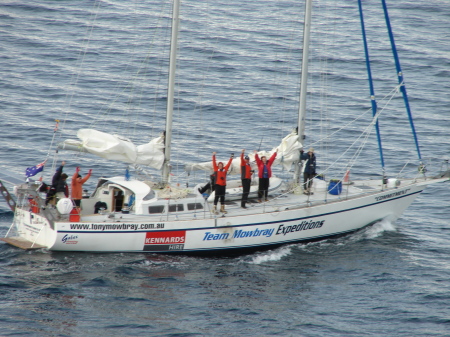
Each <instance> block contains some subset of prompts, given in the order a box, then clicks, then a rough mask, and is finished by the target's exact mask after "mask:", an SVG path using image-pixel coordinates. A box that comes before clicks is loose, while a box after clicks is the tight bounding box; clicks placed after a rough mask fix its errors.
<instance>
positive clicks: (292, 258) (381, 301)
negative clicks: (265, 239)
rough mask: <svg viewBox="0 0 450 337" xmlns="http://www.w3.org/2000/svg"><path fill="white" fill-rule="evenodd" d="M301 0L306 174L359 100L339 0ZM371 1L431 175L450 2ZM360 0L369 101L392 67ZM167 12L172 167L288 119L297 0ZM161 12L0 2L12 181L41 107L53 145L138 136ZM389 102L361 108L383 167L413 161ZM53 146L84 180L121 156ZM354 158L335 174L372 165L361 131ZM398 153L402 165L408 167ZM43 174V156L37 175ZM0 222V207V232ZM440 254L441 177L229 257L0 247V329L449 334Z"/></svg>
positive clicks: (445, 271)
mask: <svg viewBox="0 0 450 337" xmlns="http://www.w3.org/2000/svg"><path fill="white" fill-rule="evenodd" d="M316 2H317V3H316ZM314 6H315V7H314V17H313V22H314V23H313V33H312V41H313V44H312V46H311V52H312V56H311V68H312V74H313V75H312V76H311V82H310V83H311V84H310V86H309V94H308V96H309V97H308V98H309V102H308V111H309V112H311V116H310V117H308V126H307V136H308V138H307V139H306V141H305V146H310V145H313V146H315V147H316V149H317V150H316V151H317V153H318V160H319V166H320V167H321V169H322V170H324V169H325V168H326V167H327V165H328V164H330V163H333V162H334V161H336V160H337V161H338V163H342V162H346V161H347V160H348V158H349V157H350V155H348V157H347V156H346V157H345V158H344V159H342V158H341V159H339V156H340V155H342V153H344V151H345V149H346V147H347V146H348V145H349V144H351V143H352V142H353V140H354V138H355V137H356V135H357V134H358V133H359V132H360V131H361V130H362V128H363V127H364V125H366V124H367V121H368V119H367V118H365V120H364V121H363V120H358V121H356V122H355V123H354V124H352V125H351V126H350V128H347V129H346V130H345V131H342V132H341V133H338V134H337V135H336V136H335V137H334V138H333V139H331V140H328V141H326V142H325V145H319V143H317V142H318V141H319V140H320V139H322V138H324V137H325V136H327V135H329V134H330V132H331V131H329V130H332V131H336V130H338V129H340V128H341V127H342V126H344V125H345V124H347V123H349V122H351V121H352V120H354V119H355V117H356V116H360V115H361V114H362V113H364V112H366V111H367V110H368V109H369V108H370V102H369V101H368V96H369V95H368V85H367V80H366V73H365V71H364V59H363V57H364V54H363V50H362V42H361V38H360V26H359V17H358V10H357V4H356V2H355V1H344V0H340V1H327V2H326V3H325V2H322V1H315V5H314ZM388 6H389V10H390V15H391V22H392V25H393V29H394V34H395V38H396V43H397V48H398V51H399V55H400V58H401V64H402V68H403V71H404V75H405V81H406V84H407V90H408V93H409V97H410V104H411V109H412V112H413V115H414V116H415V126H416V128H417V131H418V138H419V142H420V144H421V150H422V156H423V157H424V158H425V159H426V160H427V162H429V163H431V165H430V167H429V168H430V171H432V170H433V169H436V168H439V165H440V164H439V163H440V161H441V160H442V159H443V158H445V157H446V156H449V153H450V137H449V130H450V98H449V95H448V93H449V92H450V80H449V79H450V34H449V31H450V3H449V2H448V1H444V0H440V1H439V0H438V1H433V2H429V1H422V0H418V1H401V2H400V1H391V3H388ZM298 7H299V8H298ZM364 7H365V9H366V16H365V21H366V26H367V27H366V28H367V31H368V32H367V33H368V35H369V47H370V48H371V57H372V58H373V59H374V63H373V66H372V71H373V72H374V79H375V86H376V89H375V90H376V94H377V98H378V99H379V106H380V107H384V103H382V102H381V98H383V97H384V96H386V95H388V94H389V92H390V90H392V88H393V87H394V86H395V84H396V82H397V78H396V76H395V67H394V65H393V61H392V57H391V53H390V51H389V41H388V38H387V34H386V29H385V28H384V25H383V15H382V11H381V5H380V3H379V1H365V2H364ZM181 8H182V10H181V12H182V20H181V36H180V43H179V49H180V57H179V68H180V71H179V75H178V78H177V82H178V83H179V85H178V87H177V90H176V96H177V100H176V104H175V117H174V118H175V124H174V143H173V163H174V179H175V177H177V176H178V175H181V176H182V168H181V165H182V164H183V163H185V162H187V161H194V159H195V158H199V159H200V160H201V161H206V160H208V159H209V156H210V154H211V152H212V151H217V152H218V155H219V157H220V156H223V157H224V158H227V157H228V156H229V153H230V152H235V153H238V152H239V151H240V150H241V149H242V148H246V149H247V150H249V151H251V150H253V149H258V148H259V147H261V149H271V148H272V147H274V146H276V145H277V144H278V143H279V140H280V139H281V138H282V137H283V136H284V135H286V134H287V133H288V132H289V131H290V130H291V129H292V128H293V127H295V124H296V119H295V116H296V110H297V106H298V84H299V80H298V78H299V69H300V55H299V52H300V51H301V45H302V44H301V43H302V42H301V41H302V31H301V25H300V23H301V22H302V21H303V4H301V6H298V2H295V1H275V0H265V1H260V2H256V1H247V2H240V1H236V0H229V1H214V2H209V1H208V2H205V1H201V2H200V1H189V0H185V1H183V3H182V7H181ZM170 10H171V4H170V3H169V2H167V1H143V0H140V1H137V0H133V1H119V0H105V1H64V0H63V1H33V2H30V3H27V2H19V1H3V2H2V4H0V38H1V40H0V41H1V43H0V50H1V53H0V71H1V74H2V81H1V82H0V88H1V90H0V108H1V110H2V120H1V122H0V123H1V126H2V128H1V130H2V131H1V133H0V135H1V136H0V160H1V161H0V166H1V169H2V171H3V172H12V173H13V174H16V175H20V176H23V172H24V170H25V168H26V167H28V166H32V165H35V164H37V163H39V162H41V161H43V160H44V159H45V158H46V156H47V154H48V153H49V151H50V153H51V154H53V153H54V147H52V148H51V150H49V149H50V145H51V144H52V137H53V135H54V133H53V127H54V125H55V122H54V120H55V119H61V121H64V122H61V127H60V131H59V132H57V133H56V134H55V139H54V143H53V144H55V143H56V142H57V141H59V140H61V139H65V138H76V136H75V135H76V130H77V129H78V128H81V127H95V128H97V129H99V130H103V131H112V132H118V133H120V134H122V135H124V136H127V137H129V138H130V139H132V140H133V141H135V142H136V143H137V144H142V143H144V142H147V141H148V140H149V139H150V138H152V137H156V136H158V135H159V133H160V132H161V130H163V129H164V121H165V119H164V107H165V101H166V85H167V80H166V73H167V71H166V68H167V53H168V48H169V46H168V37H169V36H170V31H169V29H168V25H169V23H170ZM324 73H327V74H329V76H328V77H327V78H324V77H323V76H322V74H324ZM324 83H325V84H326V86H327V88H326V90H325V91H323V90H322V89H320V88H321V86H322V84H324ZM319 98H326V100H325V103H322V101H319ZM392 103H393V107H389V108H386V113H384V112H383V115H382V117H380V118H381V120H380V124H381V127H382V130H383V131H382V132H383V133H382V136H383V146H384V148H385V156H386V158H385V159H386V168H387V172H388V174H395V173H397V172H398V171H399V170H400V169H401V168H402V166H403V164H404V163H405V161H407V160H410V161H411V162H412V164H414V165H416V164H417V160H416V158H417V155H416V154H415V148H414V143H413V141H412V140H411V137H410V131H409V124H408V122H407V120H406V119H405V113H404V110H402V109H401V108H402V105H403V101H402V99H401V97H400V96H399V95H396V96H395V98H393V99H392ZM319 115H320V117H323V118H324V119H325V122H319V119H320V118H319ZM369 140H370V141H373V140H374V135H371V136H370V137H369ZM400 157H402V160H403V161H402V162H401V163H400V164H397V163H396V162H395V161H394V159H397V158H400ZM57 159H58V161H61V160H66V161H67V166H66V167H67V168H66V171H67V172H73V171H74V169H75V167H76V166H78V165H80V166H81V167H82V170H83V169H84V170H85V171H86V170H87V169H88V168H93V170H94V177H95V178H98V177H100V176H101V175H102V174H105V175H112V174H121V172H123V171H124V166H122V165H121V164H117V163H105V162H103V161H101V160H97V159H94V158H92V157H91V156H74V155H73V154H70V153H69V154H68V153H63V152H61V153H60V154H59V156H58V157H57ZM360 159H361V160H360V161H359V162H358V163H357V164H355V166H354V167H353V168H352V174H355V175H359V174H360V173H369V174H372V175H376V174H379V173H380V168H379V166H380V165H379V159H378V153H377V149H376V146H375V145H370V146H369V147H368V152H367V153H365V154H364V155H361V158H360ZM412 164H411V165H408V166H407V169H408V170H409V169H411V170H416V166H413V165H412ZM433 165H434V166H433ZM343 167H345V163H344V164H343V165H342V164H341V165H340V168H338V170H342V168H343ZM118 170H119V172H117V171H118ZM51 172H52V169H51V167H50V165H48V166H47V168H46V171H45V175H44V179H49V178H50V176H51ZM358 172H359V173H358ZM279 173H280V174H283V173H284V172H279ZM155 176H156V174H155ZM202 178H203V175H202V174H196V175H194V176H193V177H190V178H189V179H190V182H191V183H193V182H194V181H196V180H199V179H202ZM94 185H95V179H91V180H90V181H89V182H88V183H87V184H86V186H87V187H88V188H91V189H92V188H93V186H94ZM11 222H12V213H11V212H8V209H7V207H6V204H5V203H0V235H1V236H4V235H5V234H6V232H7V230H8V228H9V226H10V224H11ZM449 256H450V191H449V185H448V183H444V184H438V185H434V186H430V187H429V188H428V189H426V190H425V192H424V193H423V194H422V195H421V196H420V197H419V198H418V199H417V201H416V202H414V203H413V205H412V206H411V207H410V208H409V209H408V210H407V211H406V212H405V214H404V216H403V217H402V218H400V219H399V220H398V221H397V222H396V223H379V224H375V225H374V226H372V227H369V228H366V229H364V230H362V231H360V232H357V233H354V234H352V235H349V236H345V237H341V238H339V239H334V240H327V241H322V242H317V243H311V244H306V245H290V246H285V247H281V248H279V249H275V250H271V251H265V252H256V253H253V254H249V255H244V256H237V257H222V258H218V257H210V258H205V257H191V256H165V255H152V254H88V253H54V252H48V251H45V250H38V251H32V252H25V251H22V250H19V249H16V248H13V247H11V246H9V245H6V244H4V243H0V335H2V336H138V335H139V336H249V335H253V336H449V335H450V307H449V303H450V295H449V294H450V281H449V279H450V257H449Z"/></svg>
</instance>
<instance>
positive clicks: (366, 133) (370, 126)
mask: <svg viewBox="0 0 450 337" xmlns="http://www.w3.org/2000/svg"><path fill="white" fill-rule="evenodd" d="M393 97H394V95H392V98H391V100H392V99H393ZM389 102H390V100H389ZM389 102H387V103H386V105H385V107H386V106H387V104H388V103H389ZM385 107H383V108H382V109H380V110H379V111H378V112H377V114H376V115H375V116H373V118H372V120H371V122H370V123H369V124H368V125H367V126H366V128H365V129H364V130H363V132H362V133H361V135H360V136H359V137H357V138H356V140H355V141H354V142H353V143H352V144H351V145H350V146H349V147H348V148H347V149H346V150H345V151H344V152H343V153H342V154H341V155H340V156H339V157H338V158H337V159H336V160H335V161H334V162H332V163H330V164H329V166H328V168H327V169H325V170H323V171H322V172H321V174H324V173H327V172H328V171H329V170H330V169H331V168H332V167H334V166H335V164H336V163H340V162H341V159H342V158H343V157H344V156H345V155H346V154H347V152H349V151H350V149H351V148H353V146H354V145H355V144H356V143H357V142H358V141H359V140H360V139H361V138H362V139H363V142H362V143H361V145H360V146H359V147H358V148H357V150H356V151H355V154H354V155H353V156H352V157H351V159H350V160H349V161H347V162H346V165H345V166H346V167H347V168H352V167H353V165H354V164H355V162H356V160H357V159H358V157H359V155H360V154H361V152H362V150H363V148H364V145H365V144H366V143H367V141H368V138H369V136H370V135H371V133H372V132H373V126H374V125H375V123H376V121H377V120H378V118H379V116H380V115H381V113H382V112H383V111H384V109H385ZM370 111H371V110H370V109H369V110H367V111H366V112H365V113H364V114H363V115H365V114H366V113H368V112H370ZM363 115H361V116H363ZM357 119H359V117H358V118H357ZM354 121H356V119H355V120H354ZM354 121H352V122H351V123H353V122H354ZM351 123H349V124H351ZM340 130H342V128H341V129H340ZM338 131H339V130H338ZM336 132H337V131H336ZM336 132H334V133H336ZM334 133H333V134H334ZM363 136H365V137H363ZM321 141H322V140H321ZM348 163H350V165H349V164H348Z"/></svg>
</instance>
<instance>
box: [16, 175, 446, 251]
mask: <svg viewBox="0 0 450 337" xmlns="http://www.w3.org/2000/svg"><path fill="white" fill-rule="evenodd" d="M444 180H447V179H446V178H440V179H432V180H428V181H422V182H415V183H411V184H407V185H405V184H403V183H402V186H401V187H398V188H388V189H385V190H378V191H377V192H375V191H373V192H371V193H367V192H363V191H362V190H360V189H359V188H358V187H354V186H345V187H344V189H343V192H342V193H341V195H339V196H330V195H329V194H327V192H326V191H320V188H316V190H315V193H314V195H313V196H305V195H295V194H288V195H286V196H280V197H278V198H275V199H272V200H271V201H269V202H267V203H263V204H258V203H256V204H253V206H251V207H250V208H249V209H247V210H243V209H240V208H239V207H238V206H230V207H228V208H227V210H228V213H227V214H226V215H224V216H222V215H214V214H211V213H210V212H209V211H208V210H206V209H204V210H202V211H197V212H196V213H194V212H191V213H186V214H184V215H180V216H179V217H178V216H177V218H178V220H176V219H175V220H174V219H173V218H170V217H169V216H167V217H166V216H161V215H159V216H154V215H153V216H152V215H140V216H138V215H132V214H123V215H121V214H116V218H115V219H110V218H108V216H107V215H99V214H96V215H91V216H82V217H81V221H80V222H70V221H68V220H66V221H56V222H54V229H52V228H51V225H50V222H49V221H48V220H47V219H46V218H45V217H43V216H42V215H39V214H34V213H32V212H30V211H29V210H26V209H23V208H20V207H18V208H17V209H16V216H15V220H14V221H15V226H16V229H17V233H19V237H20V238H22V239H25V240H27V241H31V242H33V243H34V244H37V245H39V246H44V247H46V248H48V249H50V250H55V251H89V252H152V253H169V252H172V253H201V252H212V251H220V252H224V251H239V250H248V249H261V248H268V247H270V246H277V245H281V244H286V243H294V242H302V241H312V240H318V239H322V238H327V237H330V236H335V235H339V234H344V233H348V232H352V231H355V230H358V229H360V228H363V227H365V226H367V225H370V224H372V223H374V222H377V221H380V220H383V219H388V220H390V221H395V220H396V219H397V218H398V217H399V216H400V215H401V214H402V213H403V211H404V210H405V209H406V208H407V207H408V206H409V205H410V204H411V203H412V202H413V201H414V199H415V198H416V197H417V196H418V195H419V193H420V192H421V191H422V190H423V189H424V188H425V187H426V185H427V184H428V183H431V182H437V181H444ZM371 188H372V187H371ZM322 192H323V193H324V194H326V195H327V196H329V197H330V199H329V200H327V201H326V202H324V201H323V199H324V198H323V195H324V194H323V193H322ZM357 192H359V193H357Z"/></svg>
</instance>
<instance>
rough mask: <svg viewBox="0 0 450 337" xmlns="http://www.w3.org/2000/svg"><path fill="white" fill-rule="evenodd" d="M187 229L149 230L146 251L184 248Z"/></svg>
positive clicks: (146, 238) (146, 237)
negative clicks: (170, 230) (169, 230)
mask: <svg viewBox="0 0 450 337" xmlns="http://www.w3.org/2000/svg"><path fill="white" fill-rule="evenodd" d="M185 241H186V231H172V232H148V233H147V234H146V235H145V243H144V251H170V250H183V249H184V243H185Z"/></svg>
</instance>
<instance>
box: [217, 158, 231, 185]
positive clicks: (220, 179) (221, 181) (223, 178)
mask: <svg viewBox="0 0 450 337" xmlns="http://www.w3.org/2000/svg"><path fill="white" fill-rule="evenodd" d="M232 160H233V158H230V160H229V161H228V163H227V164H226V165H225V166H224V168H223V169H222V170H220V171H219V167H217V164H216V156H215V155H213V156H212V162H213V167H214V172H215V174H216V185H220V186H226V184H227V171H228V169H229V168H230V165H231V162H232Z"/></svg>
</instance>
